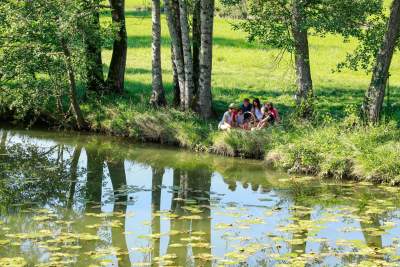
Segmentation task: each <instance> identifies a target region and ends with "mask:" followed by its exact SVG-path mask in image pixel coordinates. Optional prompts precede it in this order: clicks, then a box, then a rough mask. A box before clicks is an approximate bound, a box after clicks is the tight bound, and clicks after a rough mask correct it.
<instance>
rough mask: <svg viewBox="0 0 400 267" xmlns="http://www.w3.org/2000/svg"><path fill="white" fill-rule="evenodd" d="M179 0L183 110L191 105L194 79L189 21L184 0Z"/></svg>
mask: <svg viewBox="0 0 400 267" xmlns="http://www.w3.org/2000/svg"><path fill="white" fill-rule="evenodd" d="M178 1H179V19H180V24H181V34H182V51H183V62H184V69H185V89H184V93H185V95H184V97H183V107H184V109H185V110H188V109H190V108H191V107H192V106H193V93H194V80H193V57H192V49H191V45H190V36H189V35H190V32H189V21H188V15H187V5H186V0H178Z"/></svg>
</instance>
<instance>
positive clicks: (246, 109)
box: [240, 98, 253, 120]
mask: <svg viewBox="0 0 400 267" xmlns="http://www.w3.org/2000/svg"><path fill="white" fill-rule="evenodd" d="M252 108H253V105H252V104H251V103H250V99H248V98H245V99H243V103H242V104H241V105H240V109H241V110H242V112H243V115H244V119H245V120H249V119H250V118H251V114H250V112H251V109H252Z"/></svg>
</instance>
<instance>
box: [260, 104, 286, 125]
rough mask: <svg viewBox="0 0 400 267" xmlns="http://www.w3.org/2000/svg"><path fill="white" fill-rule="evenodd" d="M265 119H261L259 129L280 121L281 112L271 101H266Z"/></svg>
mask: <svg viewBox="0 0 400 267" xmlns="http://www.w3.org/2000/svg"><path fill="white" fill-rule="evenodd" d="M263 113H264V119H263V120H261V121H260V122H259V124H258V126H257V129H262V128H264V127H267V126H268V125H273V124H275V123H279V122H280V117H279V112H278V110H277V109H276V108H274V105H273V104H272V103H271V102H266V103H265V104H264V107H263Z"/></svg>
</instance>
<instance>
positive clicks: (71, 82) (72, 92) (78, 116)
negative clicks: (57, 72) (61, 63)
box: [61, 39, 87, 129]
mask: <svg viewBox="0 0 400 267" xmlns="http://www.w3.org/2000/svg"><path fill="white" fill-rule="evenodd" d="M61 46H62V50H63V53H64V57H65V66H66V69H67V74H68V88H69V99H70V101H71V107H72V111H73V114H74V116H75V120H76V126H77V128H78V129H86V128H87V124H86V121H85V119H84V118H83V114H82V111H81V108H80V107H79V103H78V99H77V96H76V80H75V72H74V69H73V67H72V59H71V51H70V50H69V47H68V44H67V42H66V40H64V39H62V40H61Z"/></svg>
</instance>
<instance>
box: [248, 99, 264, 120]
mask: <svg viewBox="0 0 400 267" xmlns="http://www.w3.org/2000/svg"><path fill="white" fill-rule="evenodd" d="M251 113H253V115H254V117H255V118H256V120H257V121H261V120H262V119H263V118H264V113H263V112H262V110H261V103H260V99H258V98H254V100H253V108H252V109H251Z"/></svg>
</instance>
